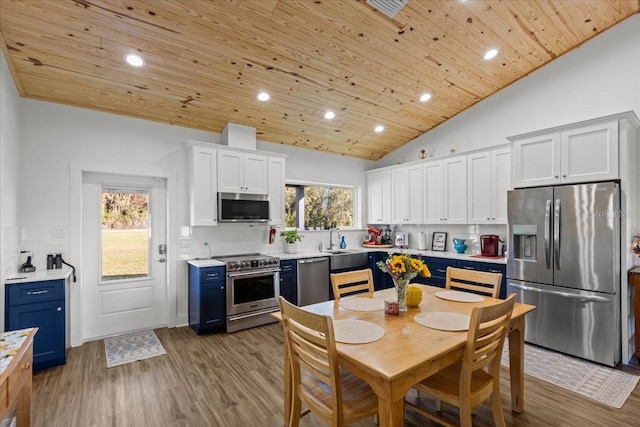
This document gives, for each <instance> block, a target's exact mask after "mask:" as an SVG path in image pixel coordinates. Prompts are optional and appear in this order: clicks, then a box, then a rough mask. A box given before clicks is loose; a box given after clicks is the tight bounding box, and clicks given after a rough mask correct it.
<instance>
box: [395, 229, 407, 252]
mask: <svg viewBox="0 0 640 427" xmlns="http://www.w3.org/2000/svg"><path fill="white" fill-rule="evenodd" d="M396 248H403V249H408V248H409V233H405V232H403V231H398V232H396Z"/></svg>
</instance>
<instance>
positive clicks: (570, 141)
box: [513, 121, 619, 187]
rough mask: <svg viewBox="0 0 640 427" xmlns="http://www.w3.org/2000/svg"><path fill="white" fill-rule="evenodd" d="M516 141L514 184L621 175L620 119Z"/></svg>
mask: <svg viewBox="0 0 640 427" xmlns="http://www.w3.org/2000/svg"><path fill="white" fill-rule="evenodd" d="M513 141H514V145H513V171H514V187H532V186H540V185H554V184H567V183H577V182H589V181H603V180H608V179H617V178H619V168H618V150H619V148H618V122H617V121H610V122H605V123H600V124H594V125H588V126H582V127H579V128H571V129H567V130H561V131H556V132H553V133H548V134H543V135H538V136H533V137H524V138H522V139H518V138H516V139H513Z"/></svg>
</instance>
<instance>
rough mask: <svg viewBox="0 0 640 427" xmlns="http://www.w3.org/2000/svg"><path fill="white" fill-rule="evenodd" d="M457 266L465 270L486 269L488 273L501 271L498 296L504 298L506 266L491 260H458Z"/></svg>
mask: <svg viewBox="0 0 640 427" xmlns="http://www.w3.org/2000/svg"><path fill="white" fill-rule="evenodd" d="M458 268H464V269H467V270H476V271H487V272H489V273H502V283H501V284H500V294H499V295H498V297H499V298H501V299H505V298H506V295H507V266H506V265H504V264H495V263H492V262H477V261H458Z"/></svg>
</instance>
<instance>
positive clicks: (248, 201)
mask: <svg viewBox="0 0 640 427" xmlns="http://www.w3.org/2000/svg"><path fill="white" fill-rule="evenodd" d="M267 221H269V196H268V195H266V194H241V193H218V222H267Z"/></svg>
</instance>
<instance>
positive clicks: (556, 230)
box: [553, 199, 561, 270]
mask: <svg viewBox="0 0 640 427" xmlns="http://www.w3.org/2000/svg"><path fill="white" fill-rule="evenodd" d="M560 217H561V212H560V199H556V203H555V209H554V213H553V256H554V264H555V268H556V270H560V248H561V245H560V243H561V242H560V231H561V230H560V226H561V224H560Z"/></svg>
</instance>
